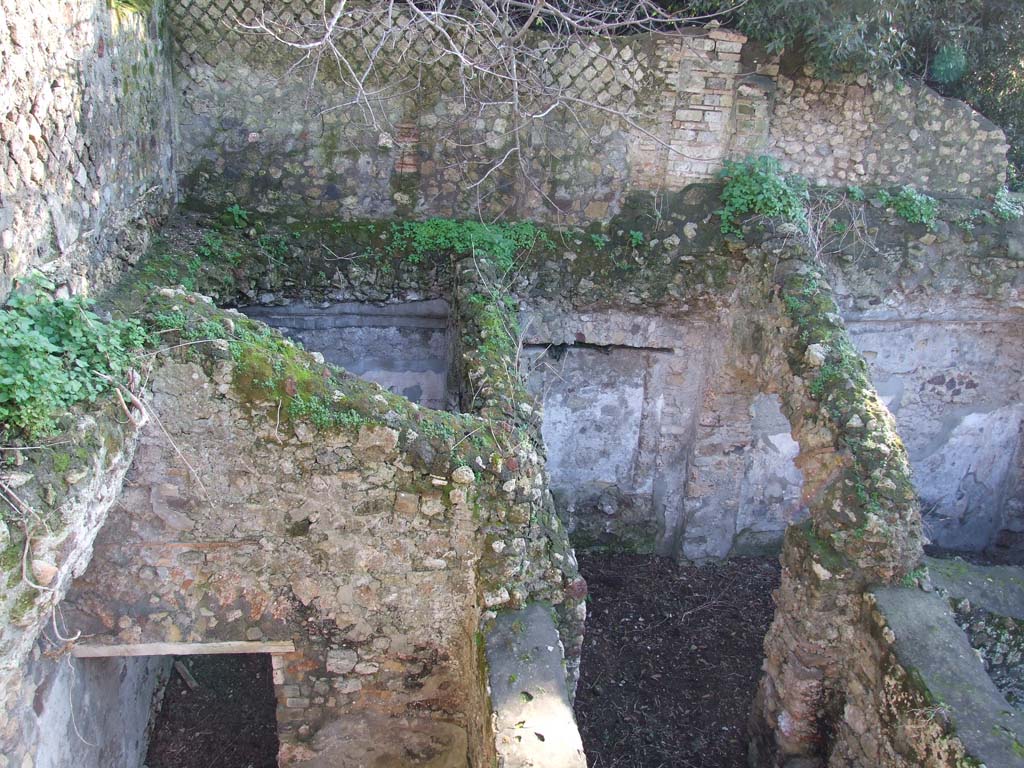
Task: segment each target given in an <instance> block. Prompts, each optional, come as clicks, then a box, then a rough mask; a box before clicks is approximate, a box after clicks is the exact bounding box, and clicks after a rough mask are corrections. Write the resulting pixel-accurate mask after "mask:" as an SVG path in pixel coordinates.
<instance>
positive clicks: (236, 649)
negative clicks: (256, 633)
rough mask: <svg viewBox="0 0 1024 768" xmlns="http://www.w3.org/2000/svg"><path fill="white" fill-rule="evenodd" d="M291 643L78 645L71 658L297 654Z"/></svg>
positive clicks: (275, 641)
mask: <svg viewBox="0 0 1024 768" xmlns="http://www.w3.org/2000/svg"><path fill="white" fill-rule="evenodd" d="M294 652H295V643H293V642H292V641H291V640H268V641H266V642H259V641H254V642H249V641H245V640H239V641H236V642H226V643H126V644H124V645H88V644H85V643H76V644H75V645H74V646H73V647H72V649H71V655H72V656H75V657H76V658H79V659H98V658H106V657H109V656H199V655H202V654H211V653H294Z"/></svg>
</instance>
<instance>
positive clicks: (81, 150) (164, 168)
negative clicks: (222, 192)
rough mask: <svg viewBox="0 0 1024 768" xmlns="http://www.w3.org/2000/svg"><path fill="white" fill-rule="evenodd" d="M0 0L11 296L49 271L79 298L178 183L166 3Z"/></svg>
mask: <svg viewBox="0 0 1024 768" xmlns="http://www.w3.org/2000/svg"><path fill="white" fill-rule="evenodd" d="M139 7H145V8H146V9H147V10H145V11H138V10H135V8H134V6H132V5H131V4H129V3H120V2H113V3H108V2H106V1H105V0H73V2H56V0H46V1H45V2H39V3H32V4H25V3H19V2H16V1H15V0H5V2H3V3H2V4H0V56H2V58H3V61H4V68H3V73H2V74H0V94H2V96H0V115H3V117H2V118H0V140H2V142H3V146H4V152H3V158H4V159H3V164H2V166H0V168H2V172H0V252H2V254H3V265H2V273H0V298H3V297H6V296H7V294H8V292H9V291H10V288H11V282H12V280H14V279H15V278H17V277H19V276H22V275H25V274H26V273H27V272H29V271H31V270H33V269H42V270H43V271H44V272H45V273H46V274H47V275H48V276H49V277H50V278H51V279H52V280H54V281H55V282H57V283H58V284H65V285H67V286H68V288H69V289H70V290H71V291H72V292H74V293H83V292H88V291H90V290H91V291H92V292H93V293H95V292H96V291H97V290H98V289H100V288H102V287H104V286H106V285H110V284H111V282H112V281H113V279H114V278H115V277H116V276H117V275H118V274H119V273H120V272H121V271H122V270H123V269H124V268H125V266H127V265H128V264H132V263H134V262H135V261H136V260H138V258H139V256H140V255H141V253H142V251H143V250H145V247H146V244H147V242H148V237H149V233H148V221H147V217H148V216H150V215H152V214H154V213H155V212H159V211H161V210H166V203H167V201H168V199H170V198H173V197H174V194H175V189H176V172H177V169H176V168H175V165H174V139H175V135H174V133H175V130H174V104H175V100H174V98H173V95H172V90H171V71H170V57H169V47H168V46H169V41H168V40H167V39H165V35H166V32H167V28H166V22H165V19H164V13H163V6H162V3H161V2H156V3H144V4H140V5H139Z"/></svg>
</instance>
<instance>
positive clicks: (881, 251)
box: [828, 211, 1024, 550]
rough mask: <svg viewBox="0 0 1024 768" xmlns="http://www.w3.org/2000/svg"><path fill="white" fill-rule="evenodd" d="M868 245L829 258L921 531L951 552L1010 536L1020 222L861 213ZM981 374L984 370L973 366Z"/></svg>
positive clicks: (1014, 502) (1016, 491)
mask: <svg viewBox="0 0 1024 768" xmlns="http://www.w3.org/2000/svg"><path fill="white" fill-rule="evenodd" d="M870 213H871V216H870V218H869V226H871V227H875V228H877V237H876V248H877V250H876V251H874V252H868V253H865V252H861V253H859V254H849V255H847V256H842V257H841V258H839V259H837V260H836V261H834V262H833V263H831V264H830V265H829V267H828V273H829V278H830V281H831V282H832V284H833V285H834V286H835V289H836V299H837V301H838V303H839V306H840V309H841V312H842V315H843V318H844V320H845V322H846V325H847V327H848V329H849V332H850V336H851V339H852V340H853V342H854V344H855V345H856V346H857V348H858V349H859V350H860V351H861V353H862V354H863V355H864V357H865V359H866V360H867V362H868V366H869V368H870V370H871V378H872V382H873V383H874V385H875V387H876V388H877V390H878V392H879V394H880V395H881V397H882V399H883V401H884V402H885V403H886V405H887V407H888V408H889V410H890V411H891V412H892V413H893V415H894V416H895V417H896V422H897V425H898V428H899V432H900V436H901V438H902V439H903V441H904V443H905V444H906V447H907V452H908V454H909V456H910V462H911V466H912V468H913V471H914V482H915V485H916V487H917V489H918V492H919V493H920V495H921V501H922V516H923V521H924V526H925V533H926V535H927V536H928V538H929V539H930V540H931V541H932V542H934V543H935V544H937V545H940V546H944V547H949V548H953V549H959V548H964V549H985V548H991V547H995V548H1000V549H1004V550H1006V549H1012V548H1013V547H1014V546H1017V545H1018V544H1019V541H1020V530H1021V524H1020V517H1019V512H1018V511H1017V510H1019V509H1020V507H1021V501H1020V492H1021V491H1020V487H1019V478H1020V477H1021V474H1020V470H1019V467H1018V465H1017V462H1019V460H1020V459H1019V450H1020V449H1019V446H1020V429H1021V423H1022V414H1021V402H1022V400H1024V392H1022V390H1021V375H1020V371H1021V367H1022V365H1024V361H1022V354H1021V350H1020V345H1019V343H1017V340H1018V339H1019V338H1020V336H1021V333H1022V326H1021V323H1022V322H1024V316H1022V314H1021V304H1020V302H1021V296H1022V295H1024V276H1022V273H1021V269H1020V258H1021V254H1022V253H1024V250H1022V243H1024V238H1022V230H1021V223H1020V222H1010V223H1006V224H1001V225H1000V226H991V225H988V226H982V227H978V228H976V229H974V230H972V231H970V232H963V231H958V230H957V228H955V227H953V226H951V225H947V224H945V223H944V222H940V224H939V226H938V227H937V229H936V231H935V232H931V231H926V230H925V229H924V227H920V226H915V227H907V226H905V225H904V226H899V225H894V224H893V223H892V222H889V221H886V220H885V219H884V217H881V216H879V215H878V214H877V213H876V212H874V211H871V212H870ZM982 372H984V373H982Z"/></svg>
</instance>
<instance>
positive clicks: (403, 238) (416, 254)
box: [388, 218, 554, 271]
mask: <svg viewBox="0 0 1024 768" xmlns="http://www.w3.org/2000/svg"><path fill="white" fill-rule="evenodd" d="M538 243H541V244H544V245H549V246H553V245H554V244H553V243H552V242H551V241H550V239H549V238H548V236H547V234H546V233H544V232H542V231H541V230H539V229H537V227H536V226H534V225H533V224H531V223H530V222H525V221H523V222H516V223H515V224H484V223H482V222H479V221H455V220H454V219H441V218H435V219H427V220H426V221H406V222H402V223H401V224H392V225H391V244H390V247H389V248H388V250H389V252H390V253H391V254H395V253H402V254H404V255H405V258H406V260H407V261H409V262H411V263H413V264H419V263H420V262H421V261H423V260H424V258H426V257H427V256H428V255H429V254H431V253H438V252H443V253H455V254H457V255H459V256H465V255H466V254H470V253H479V254H481V255H485V256H487V257H488V258H489V259H490V260H491V261H492V262H493V263H494V264H495V266H497V267H498V268H499V269H501V270H502V271H508V270H509V269H511V268H512V266H513V265H514V264H515V257H516V254H517V253H518V252H520V251H523V250H528V249H530V248H533V247H534V245H536V244H538Z"/></svg>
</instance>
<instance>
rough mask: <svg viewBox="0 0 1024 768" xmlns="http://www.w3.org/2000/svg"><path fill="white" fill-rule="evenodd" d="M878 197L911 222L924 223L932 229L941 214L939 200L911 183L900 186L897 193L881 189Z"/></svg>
mask: <svg viewBox="0 0 1024 768" xmlns="http://www.w3.org/2000/svg"><path fill="white" fill-rule="evenodd" d="M878 199H879V200H881V201H882V205H885V206H887V207H889V208H892V209H893V211H895V213H896V215H897V216H899V217H900V218H901V219H905V220H907V221H909V222H910V223H911V224H924V225H925V226H926V227H928V228H929V229H932V228H933V227H934V226H935V222H936V220H937V219H938V216H939V201H938V200H936V199H935V198H934V197H929V196H928V195H926V194H925V193H924V192H919V191H918V190H917V189H916V188H915V187H913V186H912V185H910V184H906V185H904V186H902V187H900V188H899V189H898V190H896V192H895V193H892V192H888V191H886V190H884V189H883V190H880V191H879V193H878Z"/></svg>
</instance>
